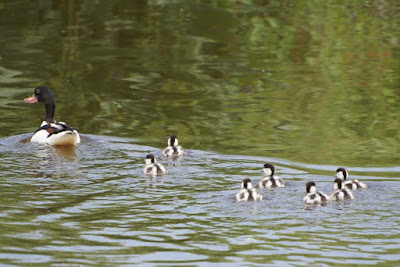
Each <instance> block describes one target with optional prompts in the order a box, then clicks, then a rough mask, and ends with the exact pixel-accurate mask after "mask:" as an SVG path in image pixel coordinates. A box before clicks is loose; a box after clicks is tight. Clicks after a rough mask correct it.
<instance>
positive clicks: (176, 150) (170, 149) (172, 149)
mask: <svg viewBox="0 0 400 267" xmlns="http://www.w3.org/2000/svg"><path fill="white" fill-rule="evenodd" d="M183 154H185V150H183V148H182V147H181V146H167V147H166V148H164V150H163V155H164V156H165V157H170V158H173V157H180V156H182V155H183Z"/></svg>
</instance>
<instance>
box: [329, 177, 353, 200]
mask: <svg viewBox="0 0 400 267" xmlns="http://www.w3.org/2000/svg"><path fill="white" fill-rule="evenodd" d="M333 189H334V191H333V193H332V194H331V195H330V197H329V199H330V200H345V199H354V198H355V197H354V194H353V192H352V191H351V190H350V189H348V188H347V187H344V186H343V181H342V180H341V179H339V178H336V179H335V181H334V183H333Z"/></svg>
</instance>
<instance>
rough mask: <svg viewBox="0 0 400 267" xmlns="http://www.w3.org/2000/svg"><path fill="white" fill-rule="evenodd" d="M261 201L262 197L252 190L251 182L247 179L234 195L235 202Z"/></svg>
mask: <svg viewBox="0 0 400 267" xmlns="http://www.w3.org/2000/svg"><path fill="white" fill-rule="evenodd" d="M262 199H263V196H262V195H260V193H258V191H257V190H256V189H255V188H253V185H252V183H251V180H250V179H249V178H246V179H244V180H243V181H242V186H241V188H240V190H239V192H238V193H237V194H236V201H237V202H240V201H257V200H262Z"/></svg>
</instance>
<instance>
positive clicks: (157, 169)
mask: <svg viewBox="0 0 400 267" xmlns="http://www.w3.org/2000/svg"><path fill="white" fill-rule="evenodd" d="M145 162H146V165H145V166H144V167H143V173H144V174H148V175H152V176H157V175H163V174H166V173H168V170H167V169H166V168H165V167H164V166H163V165H162V164H160V163H157V160H156V159H155V157H154V156H153V155H152V154H149V155H147V157H146V159H145Z"/></svg>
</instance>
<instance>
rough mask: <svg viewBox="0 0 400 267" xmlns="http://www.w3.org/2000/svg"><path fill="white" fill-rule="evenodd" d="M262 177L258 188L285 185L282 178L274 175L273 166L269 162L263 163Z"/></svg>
mask: <svg viewBox="0 0 400 267" xmlns="http://www.w3.org/2000/svg"><path fill="white" fill-rule="evenodd" d="M263 172H264V177H263V178H262V179H261V181H260V182H259V186H260V188H268V189H272V188H275V187H285V184H284V183H283V180H282V179H281V178H280V177H278V176H276V175H275V166H274V165H273V164H271V163H266V164H264V167H263Z"/></svg>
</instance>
